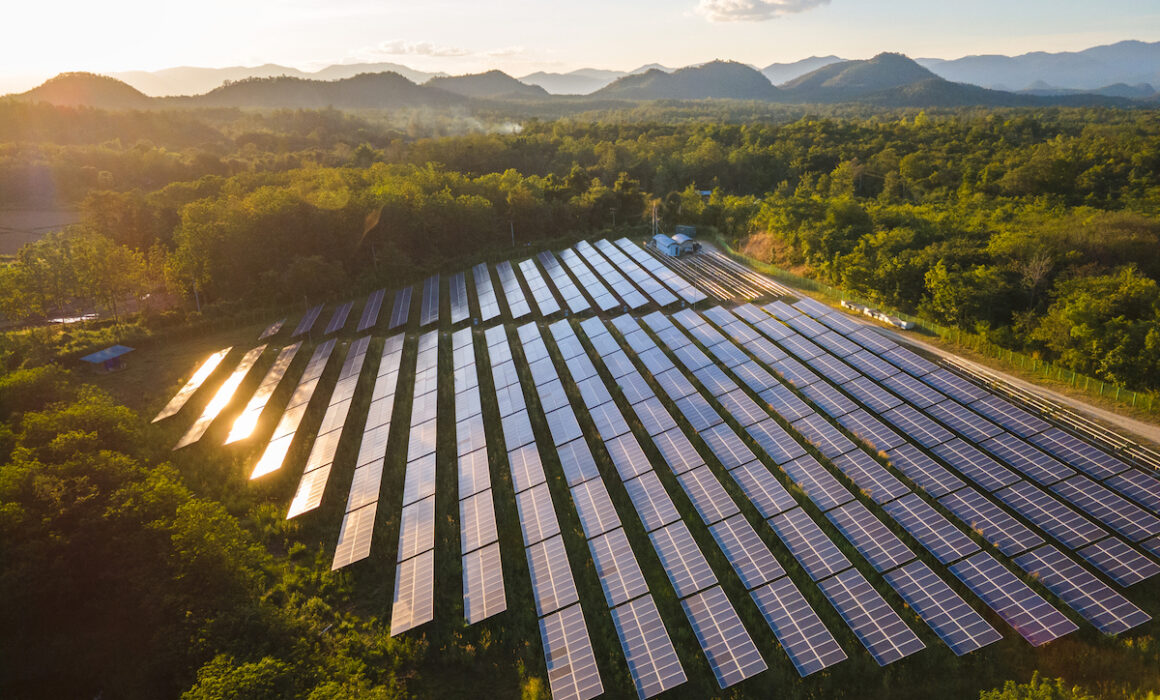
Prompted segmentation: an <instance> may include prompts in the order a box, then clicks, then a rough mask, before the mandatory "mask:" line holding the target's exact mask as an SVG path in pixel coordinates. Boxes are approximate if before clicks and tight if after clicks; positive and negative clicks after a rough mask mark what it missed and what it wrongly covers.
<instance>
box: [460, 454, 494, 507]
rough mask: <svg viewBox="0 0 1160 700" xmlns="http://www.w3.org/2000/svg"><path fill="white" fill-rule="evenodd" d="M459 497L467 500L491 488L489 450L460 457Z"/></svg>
mask: <svg viewBox="0 0 1160 700" xmlns="http://www.w3.org/2000/svg"><path fill="white" fill-rule="evenodd" d="M458 471H459V497H460V498H466V497H467V496H471V495H473V494H477V493H479V492H480V491H483V490H484V489H487V488H490V487H491V472H490V471H489V469H488V460H487V449H486V448H485V449H479V450H475V451H474V452H469V453H467V454H462V455H459V470H458Z"/></svg>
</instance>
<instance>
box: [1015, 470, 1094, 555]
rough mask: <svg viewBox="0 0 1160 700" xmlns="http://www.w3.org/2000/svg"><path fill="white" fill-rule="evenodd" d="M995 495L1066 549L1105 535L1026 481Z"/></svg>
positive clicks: (1089, 522)
mask: <svg viewBox="0 0 1160 700" xmlns="http://www.w3.org/2000/svg"><path fill="white" fill-rule="evenodd" d="M995 495H996V496H997V497H998V498H999V499H1000V500H1001V501H1003V502H1004V503H1006V504H1007V505H1008V506H1009V507H1010V508H1011V509H1012V510H1014V511H1015V512H1017V513H1019V514H1020V515H1022V516H1023V517H1024V518H1027V519H1028V520H1030V521H1031V522H1032V523H1033V524H1035V525H1036V526H1038V527H1039V528H1040V529H1041V530H1043V531H1045V532H1047V534H1049V535H1051V536H1052V537H1054V538H1055V539H1057V540H1059V541H1060V542H1062V543H1063V544H1064V546H1066V547H1067V548H1069V549H1075V548H1077V547H1081V546H1083V545H1085V544H1088V543H1090V542H1094V541H1096V540H1098V539H1100V538H1101V537H1104V536H1105V535H1107V534H1108V532H1107V530H1104V529H1103V528H1102V527H1100V526H1099V525H1096V524H1095V523H1093V522H1091V521H1090V520H1088V519H1087V518H1085V517H1083V516H1082V515H1080V514H1079V513H1077V512H1075V511H1074V510H1072V509H1071V508H1069V507H1067V506H1065V505H1064V504H1063V503H1061V502H1060V501H1058V500H1057V499H1055V498H1053V497H1052V496H1049V495H1047V494H1046V493H1044V492H1043V491H1041V490H1040V489H1038V488H1036V487H1035V486H1033V485H1032V484H1031V483H1029V482H1026V481H1020V482H1018V483H1016V484H1012V485H1011V486H1008V487H1007V488H1005V489H1003V490H1001V491H996V492H995Z"/></svg>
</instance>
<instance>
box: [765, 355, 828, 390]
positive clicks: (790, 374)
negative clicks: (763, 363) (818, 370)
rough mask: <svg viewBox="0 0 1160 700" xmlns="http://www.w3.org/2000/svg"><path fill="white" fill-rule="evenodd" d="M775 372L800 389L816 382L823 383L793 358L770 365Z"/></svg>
mask: <svg viewBox="0 0 1160 700" xmlns="http://www.w3.org/2000/svg"><path fill="white" fill-rule="evenodd" d="M770 367H771V368H772V369H773V371H775V372H777V373H778V374H780V375H781V376H782V377H783V378H784V379H785V380H786V381H787V382H789V383H790V384H793V385H794V386H795V387H797V388H798V389H801V388H802V387H805V386H809V385H810V384H814V383H815V382H819V381H821V378H820V377H818V375H816V374H814V373H813V372H811V371H810V370H809V369H806V366H805V365H803V364H802V363H800V362H798V361H797V360H795V359H793V358H792V357H787V358H785V359H784V360H778V361H777V362H774V363H773V364H771V365H770Z"/></svg>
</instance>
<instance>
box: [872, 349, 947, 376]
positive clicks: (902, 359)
mask: <svg viewBox="0 0 1160 700" xmlns="http://www.w3.org/2000/svg"><path fill="white" fill-rule="evenodd" d="M880 355H881V356H882V359H884V360H886V361H887V362H889V363H890V364H892V365H894V366H896V367H898V368H899V369H901V370H902V371H903V372H906V373H907V374H909V375H911V376H913V377H924V378H925V375H927V374H930V373H931V372H934V371H935V370H936V369H938V366H937V365H935V364H934V363H933V362H931V361H929V360H927V359H926V358H924V357H921V356H919V355H917V354H916V353H914V352H911V351H910V350H907V349H906V348H904V347H902V346H895V347H893V348H891V349H889V350H887V351H885V352H882V353H880Z"/></svg>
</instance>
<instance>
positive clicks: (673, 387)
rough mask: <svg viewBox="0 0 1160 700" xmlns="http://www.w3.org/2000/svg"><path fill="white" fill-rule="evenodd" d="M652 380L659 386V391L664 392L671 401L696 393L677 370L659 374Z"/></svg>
mask: <svg viewBox="0 0 1160 700" xmlns="http://www.w3.org/2000/svg"><path fill="white" fill-rule="evenodd" d="M653 378H654V379H655V380H656V382H657V384H659V385H660V387H661V391H663V392H665V393H666V394H667V395H668V396H669V398H671V399H673V400H677V399H680V398H681V397H683V396H689V395H691V394H693V393H695V392H696V391H697V390H696V389H694V388H693V385H692V383H690V382H689V380H688V379H686V378H685V375H684V374H682V373H681V371H680V370H678V369H670V370H668V371H665V372H661V373H660V374H656V375H654V376H653Z"/></svg>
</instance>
